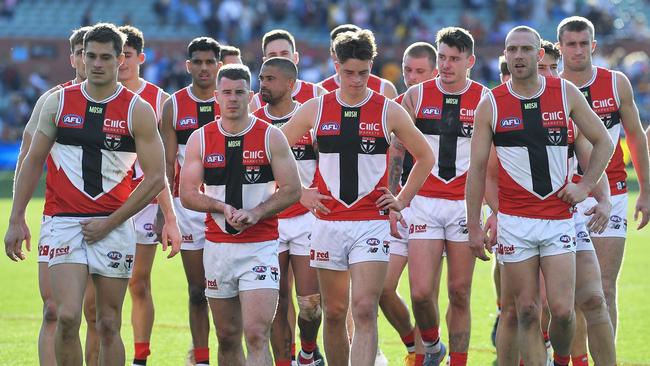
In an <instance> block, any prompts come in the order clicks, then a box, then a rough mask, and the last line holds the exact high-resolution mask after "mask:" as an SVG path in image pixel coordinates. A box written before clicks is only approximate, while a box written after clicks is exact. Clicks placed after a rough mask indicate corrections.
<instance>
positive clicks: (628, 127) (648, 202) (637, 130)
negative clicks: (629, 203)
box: [616, 72, 650, 229]
mask: <svg viewBox="0 0 650 366" xmlns="http://www.w3.org/2000/svg"><path fill="white" fill-rule="evenodd" d="M616 87H617V89H618V95H619V98H620V102H621V105H620V106H619V112H620V114H621V124H622V125H623V129H624V130H625V138H626V141H627V145H628V146H629V148H630V155H631V157H632V164H633V165H634V170H635V171H636V176H637V179H638V181H639V197H638V198H637V201H636V207H635V209H634V219H635V220H637V219H638V215H639V213H642V214H643V217H642V220H641V222H640V223H639V225H638V227H637V228H638V229H641V228H643V227H644V226H645V225H646V224H647V223H648V220H650V186H649V184H650V178H649V175H648V174H649V173H648V170H649V169H650V168H649V167H648V164H650V163H649V159H648V140H647V139H646V136H645V135H644V133H643V126H642V125H641V120H640V119H639V110H638V109H637V107H636V104H635V103H634V92H633V91H632V86H631V85H630V81H629V80H628V79H627V77H626V76H625V75H623V74H622V73H620V72H616Z"/></svg>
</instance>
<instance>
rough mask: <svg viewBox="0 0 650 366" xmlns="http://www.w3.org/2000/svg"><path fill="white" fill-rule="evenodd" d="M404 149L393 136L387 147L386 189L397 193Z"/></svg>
mask: <svg viewBox="0 0 650 366" xmlns="http://www.w3.org/2000/svg"><path fill="white" fill-rule="evenodd" d="M405 151H406V149H405V148H404V145H403V144H402V143H401V142H400V141H399V140H398V139H397V137H393V141H392V142H391V144H390V148H389V149H388V156H390V160H389V163H388V189H389V190H390V191H391V192H392V193H393V194H396V193H397V187H398V185H399V181H400V178H401V177H402V165H403V164H404V152H405Z"/></svg>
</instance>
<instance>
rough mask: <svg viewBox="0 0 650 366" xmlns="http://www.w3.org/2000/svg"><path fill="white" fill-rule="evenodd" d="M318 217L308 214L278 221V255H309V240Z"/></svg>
mask: <svg viewBox="0 0 650 366" xmlns="http://www.w3.org/2000/svg"><path fill="white" fill-rule="evenodd" d="M315 221H316V217H315V216H314V215H313V214H312V213H311V212H307V213H306V214H304V215H300V216H295V217H291V218H288V219H279V220H278V232H279V233H280V239H279V240H280V246H279V247H278V253H282V252H286V251H287V250H288V251H289V254H290V255H302V256H308V255H309V242H310V241H311V240H310V239H309V238H310V237H311V229H312V227H313V226H314V222H315Z"/></svg>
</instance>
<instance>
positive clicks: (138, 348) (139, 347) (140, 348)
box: [133, 342, 151, 360]
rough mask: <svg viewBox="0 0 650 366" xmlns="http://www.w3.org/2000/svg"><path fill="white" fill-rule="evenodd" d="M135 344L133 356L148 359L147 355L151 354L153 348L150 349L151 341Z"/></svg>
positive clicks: (137, 358)
mask: <svg viewBox="0 0 650 366" xmlns="http://www.w3.org/2000/svg"><path fill="white" fill-rule="evenodd" d="M134 346H135V347H134V348H135V352H134V354H133V358H135V359H136V360H146V359H147V356H149V355H150V354H151V350H149V342H135V343H134Z"/></svg>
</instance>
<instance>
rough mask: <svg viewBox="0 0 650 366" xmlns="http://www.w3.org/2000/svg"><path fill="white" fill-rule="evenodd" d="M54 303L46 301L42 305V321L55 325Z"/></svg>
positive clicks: (50, 300) (52, 300) (51, 300)
mask: <svg viewBox="0 0 650 366" xmlns="http://www.w3.org/2000/svg"><path fill="white" fill-rule="evenodd" d="M56 320H57V314H56V303H55V302H54V299H47V300H45V303H44V304H43V321H44V322H45V323H56Z"/></svg>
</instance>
